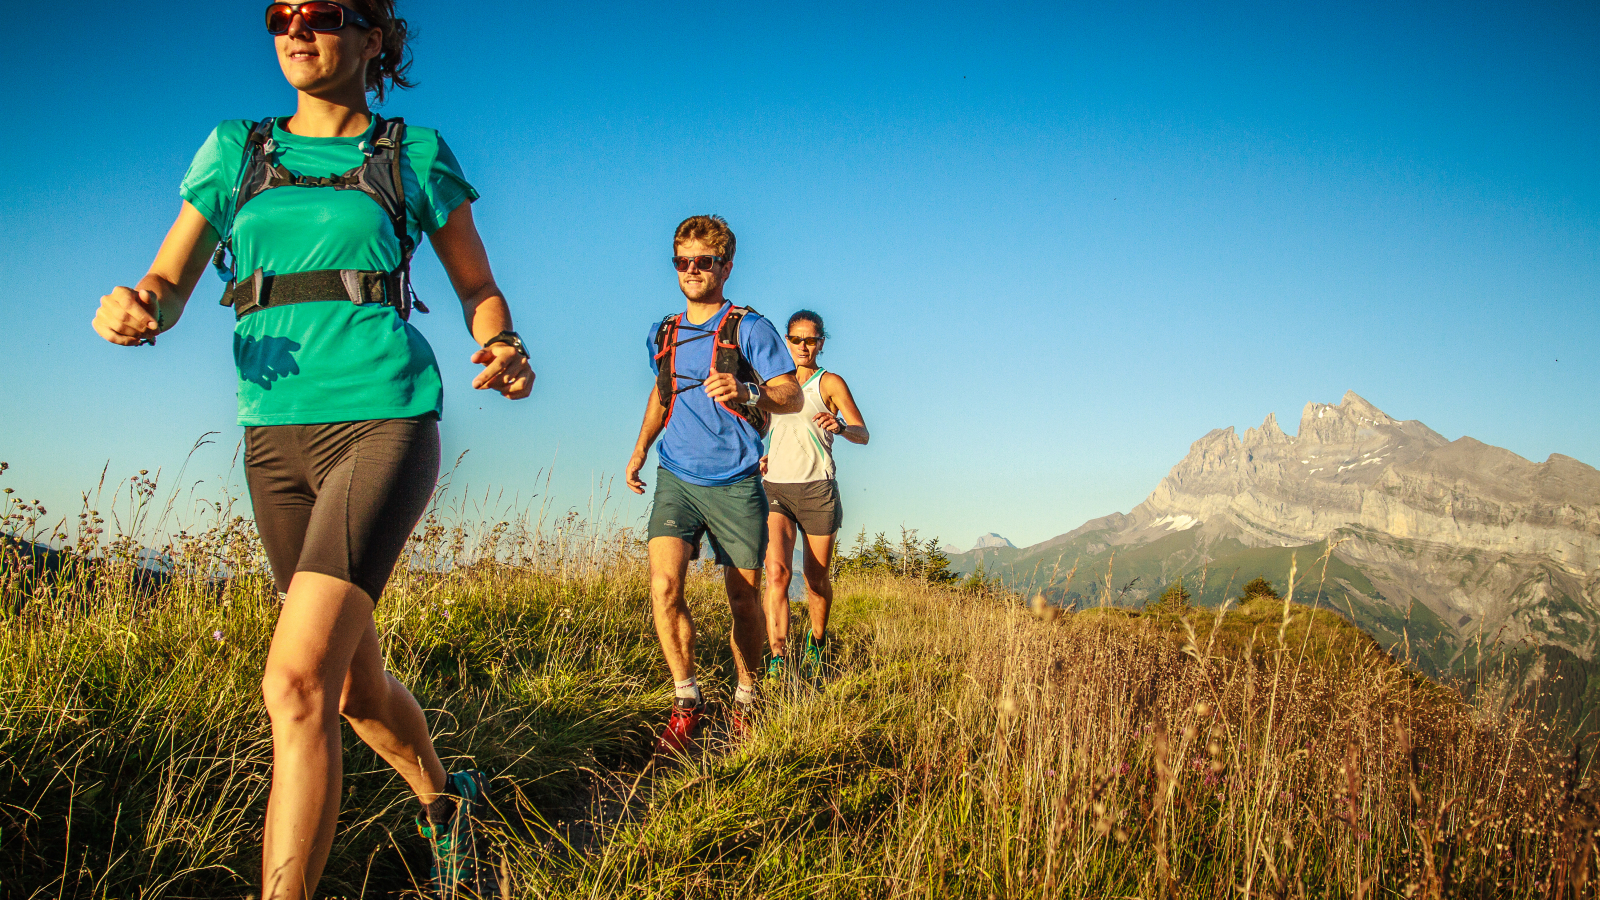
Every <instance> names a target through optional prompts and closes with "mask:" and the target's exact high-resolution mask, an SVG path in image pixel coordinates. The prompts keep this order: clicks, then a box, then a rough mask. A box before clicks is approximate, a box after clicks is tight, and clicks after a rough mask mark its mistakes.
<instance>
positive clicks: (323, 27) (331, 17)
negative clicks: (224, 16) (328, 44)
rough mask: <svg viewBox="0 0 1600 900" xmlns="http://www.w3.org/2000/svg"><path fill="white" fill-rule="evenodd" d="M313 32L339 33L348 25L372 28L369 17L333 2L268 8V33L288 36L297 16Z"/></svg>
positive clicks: (315, 2)
mask: <svg viewBox="0 0 1600 900" xmlns="http://www.w3.org/2000/svg"><path fill="white" fill-rule="evenodd" d="M296 13H298V14H299V16H300V20H301V21H302V22H305V23H306V27H307V28H309V29H311V30H312V31H338V30H339V29H341V28H343V27H345V26H346V25H354V26H356V27H357V28H371V27H372V23H371V22H369V21H367V17H366V16H363V15H362V14H361V13H358V12H356V11H355V10H353V9H351V8H350V7H348V6H345V5H344V4H343V3H334V2H332V0H311V2H310V3H274V4H272V5H271V6H268V7H267V33H268V34H273V35H278V34H288V33H289V26H290V25H291V24H293V23H294V17H295V14H296Z"/></svg>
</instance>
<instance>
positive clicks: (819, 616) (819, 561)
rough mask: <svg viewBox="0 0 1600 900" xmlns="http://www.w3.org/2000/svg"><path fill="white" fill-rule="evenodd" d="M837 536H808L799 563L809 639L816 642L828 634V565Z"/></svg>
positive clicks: (830, 586) (830, 601) (830, 596)
mask: <svg viewBox="0 0 1600 900" xmlns="http://www.w3.org/2000/svg"><path fill="white" fill-rule="evenodd" d="M837 539H838V535H837V534H808V535H806V548H805V550H804V555H803V557H802V563H803V565H804V567H805V574H806V611H807V612H809V613H810V618H811V636H812V637H813V638H816V639H818V640H821V639H822V636H823V634H825V633H826V632H827V630H828V612H829V610H830V609H831V608H832V607H833V579H831V578H830V577H828V564H829V562H830V561H832V559H833V542H834V541H835V540H837Z"/></svg>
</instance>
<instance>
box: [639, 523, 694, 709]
mask: <svg viewBox="0 0 1600 900" xmlns="http://www.w3.org/2000/svg"><path fill="white" fill-rule="evenodd" d="M649 547H650V607H651V610H652V611H653V612H654V613H655V620H656V637H658V638H660V640H661V653H662V655H664V656H666V658H667V668H668V669H671V670H672V680H673V681H679V682H681V681H688V680H689V679H690V678H693V677H694V619H693V618H691V617H690V615H689V604H688V602H687V601H686V600H684V598H683V580H684V577H685V576H686V575H687V574H688V572H689V557H690V555H691V554H693V553H694V548H693V547H691V546H690V545H689V542H688V541H685V540H683V539H682V538H675V537H655V538H651V539H650V545H649Z"/></svg>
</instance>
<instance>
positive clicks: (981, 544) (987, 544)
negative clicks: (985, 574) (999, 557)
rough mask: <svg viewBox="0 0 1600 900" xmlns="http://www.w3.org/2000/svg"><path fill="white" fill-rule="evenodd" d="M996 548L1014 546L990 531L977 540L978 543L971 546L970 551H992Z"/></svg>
mask: <svg viewBox="0 0 1600 900" xmlns="http://www.w3.org/2000/svg"><path fill="white" fill-rule="evenodd" d="M998 547H1012V548H1015V547H1016V544H1013V543H1011V542H1010V541H1008V540H1006V539H1005V538H1003V537H1001V536H1000V535H998V534H995V533H994V532H992V531H991V532H989V533H988V534H986V535H984V536H983V537H981V538H978V542H977V543H976V544H973V545H972V549H974V550H993V549H995V548H998Z"/></svg>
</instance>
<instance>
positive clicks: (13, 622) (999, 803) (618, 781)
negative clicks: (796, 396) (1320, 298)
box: [0, 520, 1600, 900]
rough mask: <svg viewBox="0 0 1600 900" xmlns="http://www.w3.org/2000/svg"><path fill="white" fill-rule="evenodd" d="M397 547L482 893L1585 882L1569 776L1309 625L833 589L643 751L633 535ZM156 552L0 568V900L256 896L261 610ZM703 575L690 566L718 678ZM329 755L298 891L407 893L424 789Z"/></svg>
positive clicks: (1587, 842) (657, 713) (739, 893)
mask: <svg viewBox="0 0 1600 900" xmlns="http://www.w3.org/2000/svg"><path fill="white" fill-rule="evenodd" d="M233 527H235V528H237V527H238V526H237V523H235V525H234V526H233ZM234 538H237V539H238V540H239V541H244V540H245V539H246V538H248V534H247V533H243V532H239V533H235V534H234ZM208 541H209V543H208ZM226 546H227V540H225V539H224V537H223V536H219V535H218V534H213V535H212V536H211V537H209V538H204V539H196V540H195V541H194V542H193V543H192V545H189V549H188V551H186V552H191V553H192V554H193V556H192V557H188V559H190V561H191V562H193V561H194V560H200V559H202V558H206V557H205V554H212V555H213V556H215V554H218V553H222V552H224V550H225V547H226ZM180 549H182V548H180ZM413 549H414V550H415V551H416V553H417V558H418V559H419V560H431V561H432V563H431V564H430V565H429V566H427V567H417V568H413V569H412V570H410V571H409V572H406V573H404V574H403V575H401V576H400V578H399V579H398V581H397V583H396V584H395V586H394V588H393V589H392V590H391V592H390V593H389V594H387V595H386V596H385V599H384V602H383V605H382V607H381V608H380V611H379V620H380V630H381V631H382V632H383V634H384V637H385V646H386V650H387V653H388V658H389V664H390V666H391V667H392V668H393V669H394V671H395V672H396V674H397V675H398V676H399V677H400V678H401V679H403V680H404V681H406V682H407V683H408V684H410V685H412V686H413V687H414V688H415V689H416V691H417V693H418V695H419V697H420V698H422V699H423V702H424V705H425V706H428V707H430V708H431V710H432V711H431V712H430V714H429V715H430V720H431V721H432V722H433V723H434V725H435V729H436V733H437V734H438V735H439V743H440V746H441V750H442V753H443V754H444V755H445V756H446V757H447V760H448V762H449V763H451V764H453V765H465V764H468V763H470V764H474V765H478V766H482V767H484V768H487V769H489V770H490V771H491V772H493V773H494V775H495V786H496V790H497V792H498V796H499V798H500V801H501V803H502V806H503V807H504V810H505V812H506V815H507V819H508V821H509V822H511V823H512V824H510V825H507V826H506V827H505V828H504V829H503V831H502V838H501V841H500V844H499V846H500V848H501V852H502V853H503V854H504V861H503V871H504V873H505V876H506V895H507V896H511V897H519V898H533V897H579V896H584V897H599V896H619V895H627V896H636V897H730V898H731V897H741V898H743V897H752V896H761V897H773V898H777V897H802V896H803V897H814V896H823V897H841V898H843V897H850V898H858V897H911V896H917V897H974V898H988V897H1041V898H1043V897H1057V896H1142V897H1154V896H1158V895H1164V896H1182V897H1224V896H1227V897H1233V896H1238V894H1239V892H1240V890H1243V891H1245V892H1246V894H1249V895H1254V894H1257V893H1264V894H1265V895H1269V896H1283V897H1290V896H1347V895H1348V896H1379V895H1382V896H1396V895H1406V894H1407V893H1408V892H1409V893H1410V894H1411V895H1416V896H1442V895H1443V894H1444V893H1445V892H1446V891H1447V890H1448V891H1449V892H1451V894H1452V895H1453V896H1482V897H1489V896H1496V897H1499V896H1527V897H1533V896H1550V895H1553V894H1555V893H1557V892H1560V891H1567V892H1568V894H1569V895H1570V894H1571V891H1570V886H1571V885H1572V884H1573V883H1575V881H1576V880H1577V879H1578V878H1579V877H1580V875H1581V873H1582V872H1587V871H1593V869H1592V866H1593V864H1594V862H1595V860H1594V847H1593V841H1592V836H1591V835H1592V832H1590V831H1587V830H1584V829H1587V828H1592V827H1593V826H1592V825H1589V824H1585V823H1591V822H1593V821H1596V820H1597V818H1596V817H1597V816H1600V810H1596V809H1595V807H1594V805H1593V803H1592V802H1591V800H1590V798H1591V796H1592V795H1591V794H1590V793H1589V790H1590V782H1589V781H1588V780H1587V767H1586V765H1585V766H1584V767H1582V768H1581V769H1573V768H1571V767H1570V766H1569V765H1568V763H1567V761H1566V759H1565V757H1562V758H1559V759H1558V758H1556V757H1555V756H1552V755H1551V753H1550V752H1549V751H1548V750H1547V749H1546V748H1545V747H1544V746H1543V744H1542V743H1541V738H1540V733H1539V731H1538V729H1537V728H1534V727H1533V726H1531V725H1529V724H1528V722H1527V720H1525V719H1523V718H1519V717H1516V716H1510V717H1504V716H1501V715H1499V714H1498V712H1492V711H1490V710H1488V709H1487V708H1475V707H1473V706H1471V705H1469V704H1467V703H1466V702H1465V701H1463V700H1462V699H1461V698H1460V697H1458V696H1457V695H1455V694H1454V693H1452V692H1450V691H1448V690H1445V689H1442V688H1439V687H1437V686H1435V685H1434V684H1432V683H1431V682H1429V681H1427V680H1426V679H1425V678H1422V677H1421V676H1418V675H1416V674H1414V673H1412V672H1410V671H1408V670H1406V669H1405V668H1404V667H1402V666H1399V665H1397V664H1396V663H1395V662H1394V661H1393V659H1391V658H1390V656H1389V655H1388V654H1386V653H1384V652H1382V650H1381V649H1379V648H1378V647H1377V646H1376V645H1375V643H1374V642H1373V641H1372V639H1371V638H1369V637H1367V636H1366V635H1364V634H1362V633H1361V632H1359V631H1357V630H1355V629H1353V628H1350V627H1349V626H1348V625H1347V624H1346V623H1344V622H1343V621H1342V620H1341V619H1340V618H1339V617H1337V616H1334V615H1332V614H1330V613H1328V612H1326V611H1322V612H1314V611H1312V610H1310V609H1307V608H1304V607H1299V606H1294V607H1285V606H1284V605H1282V604H1270V603H1260V602H1257V603H1252V604H1250V605H1248V606H1247V607H1245V608H1243V609H1239V610H1230V611H1228V612H1227V613H1226V614H1225V615H1223V616H1221V617H1220V618H1219V617H1218V616H1217V615H1216V614H1215V613H1214V612H1213V611H1207V610H1189V611H1187V612H1182V613H1181V614H1180V612H1179V611H1174V610H1169V609H1162V610H1152V611H1151V612H1150V613H1148V614H1144V615H1139V614H1135V613H1132V612H1129V611H1126V610H1115V609H1111V610H1098V609H1097V610H1090V611H1085V612H1083V613H1079V614H1073V615H1059V614H1058V613H1057V612H1056V611H1055V610H1046V611H1044V614H1043V615H1042V616H1035V615H1033V614H1031V613H1029V612H1027V611H1026V610H1024V609H1022V608H1021V607H1019V606H1018V605H1017V604H1016V603H1015V602H1014V601H1013V600H1012V599H1010V598H1008V597H1007V596H990V595H976V596H974V595H970V594H959V593H954V592H949V591H945V590H941V589H935V588H931V587H929V586H927V585H925V584H922V583H920V582H915V581H903V580H891V579H875V580H857V581H851V582H847V583H844V584H841V586H840V603H839V616H838V625H837V631H838V635H837V636H838V639H839V648H840V672H839V674H838V675H837V677H836V678H835V679H834V680H833V681H832V683H831V684H829V685H828V686H827V689H826V690H825V691H823V692H821V693H816V692H813V691H809V690H798V691H794V692H784V693H783V695H782V696H774V697H772V698H771V699H770V701H769V702H768V703H767V705H766V708H765V716H764V721H763V722H762V724H761V725H760V727H759V728H758V729H757V731H756V733H755V734H754V736H753V737H751V738H750V739H748V740H746V741H743V742H740V743H737V744H730V743H727V742H726V741H725V740H723V739H722V738H720V737H716V735H723V736H725V732H723V731H721V730H720V729H714V731H713V738H712V740H711V741H710V744H711V746H710V748H709V749H708V750H707V751H706V752H704V753H702V754H701V755H699V756H697V757H696V758H694V759H692V760H690V761H688V762H686V763H685V764H682V765H679V766H675V767H655V768H652V767H650V766H649V765H648V757H647V753H648V748H649V745H650V740H651V737H652V733H653V731H654V729H655V728H656V727H658V725H659V724H660V721H661V719H662V718H663V713H664V711H665V707H666V704H667V697H668V694H669V691H668V690H667V674H666V671H665V668H664V666H663V664H662V663H661V661H660V659H659V654H658V652H657V650H656V648H655V643H654V636H653V633H652V631H651V628H650V624H649V620H648V612H647V609H648V604H647V603H646V600H645V597H646V581H645V578H644V570H643V567H642V556H641V552H640V550H641V548H640V547H639V545H638V544H637V543H636V542H632V541H630V540H629V539H628V538H627V537H626V536H625V535H623V536H612V537H607V536H605V535H597V534H595V533H593V532H591V531H588V530H586V529H585V528H584V527H583V526H582V524H581V523H576V522H574V521H572V520H566V521H565V522H564V523H563V524H562V525H560V526H558V527H557V528H555V529H554V530H553V531H551V532H550V533H548V534H547V535H546V536H545V537H543V538H540V537H538V536H536V535H527V534H520V535H518V534H516V533H515V530H514V529H500V530H498V531H496V530H494V529H490V530H489V531H488V532H487V533H486V534H485V535H483V536H482V537H481V538H480V539H478V540H477V542H476V543H475V542H474V540H473V539H472V538H470V536H468V535H467V534H466V533H465V532H464V531H463V530H461V529H455V530H452V529H449V528H446V527H444V526H443V525H441V524H439V523H438V522H437V521H435V522H432V523H429V525H428V526H427V527H425V528H424V529H423V530H422V531H421V532H420V534H419V539H418V542H417V544H416V545H415V546H414V548H413ZM172 558H173V559H174V562H175V565H174V571H175V572H176V573H177V574H176V575H175V576H174V577H173V578H172V579H170V580H169V581H167V582H165V583H163V584H162V585H159V586H156V587H153V588H152V587H150V586H148V585H140V584H136V583H134V582H133V581H132V580H131V579H130V578H129V572H130V570H129V569H128V568H127V567H126V566H125V565H120V567H119V563H118V562H117V558H116V557H115V556H108V557H107V558H105V559H102V560H101V561H99V562H96V563H95V564H93V565H91V566H87V567H79V568H73V567H70V566H69V567H65V568H64V569H63V570H62V571H63V572H64V573H65V574H64V575H62V576H61V580H57V581H51V580H49V579H46V580H45V582H44V583H43V584H42V585H35V586H34V587H33V588H31V589H30V590H29V591H28V596H26V597H24V596H22V588H21V587H19V585H20V584H21V581H20V580H19V579H17V578H14V577H11V576H13V575H15V574H16V572H17V569H16V568H15V567H16V561H15V560H13V562H12V564H11V566H12V568H11V569H10V570H8V571H7V573H5V574H3V577H0V585H4V588H3V589H4V590H5V591H6V594H5V596H4V597H3V598H0V599H3V600H4V601H5V602H3V603H0V609H6V610H10V611H11V612H9V613H8V614H7V615H6V616H5V617H4V618H0V884H3V885H4V886H5V894H6V896H7V897H8V898H33V897H40V898H43V897H82V898H100V897H143V898H152V900H153V898H180V897H223V896H243V895H244V894H245V893H246V892H247V891H249V890H251V886H252V882H253V879H254V877H255V868H256V866H257V863H258V858H259V857H258V853H259V846H258V842H259V825H260V820H261V812H262V806H263V803H264V800H265V790H266V776H267V772H268V768H267V759H268V752H269V748H268V745H267V727H266V718H265V715H264V713H263V711H262V709H261V705H260V701H259V699H258V695H257V691H256V685H257V682H258V679H259V675H260V671H261V664H262V656H263V653H264V650H265V646H266V641H267V637H268V635H269V633H270V629H271V627H272V623H273V619H274V615H275V612H276V609H275V605H274V604H273V602H272V601H271V600H270V598H269V596H268V593H267V591H266V587H265V584H264V582H263V581H262V579H260V578H259V576H254V577H239V578H236V579H233V580H231V581H223V582H218V581H212V580H207V579H205V578H201V577H198V575H195V576H193V577H190V576H185V575H184V574H183V573H184V572H194V573H204V572H210V571H215V569H213V568H208V567H207V566H205V565H202V564H200V563H198V562H195V563H194V564H193V565H186V564H183V563H184V560H185V559H186V557H183V556H182V555H181V554H180V555H177V556H174V557H172ZM443 559H453V560H457V561H459V562H463V563H465V564H463V565H459V566H456V567H454V568H447V567H444V566H442V565H439V562H440V560H443ZM474 559H476V560H478V561H477V562H472V560H474ZM718 580H719V579H716V578H715V577H714V576H713V574H712V573H710V572H708V571H699V572H697V573H696V574H695V577H694V579H693V581H692V587H691V596H692V603H693V606H694V611H695V615H696V618H697V621H699V622H700V623H701V626H702V628H704V629H705V633H706V634H707V635H708V636H709V638H708V640H706V641H704V642H703V643H702V647H701V649H700V653H701V657H702V659H701V661H702V664H703V666H704V667H705V669H706V671H708V672H709V673H711V678H712V680H713V681H716V680H718V679H721V678H723V677H725V673H726V672H727V671H728V669H729V666H728V659H727V650H726V647H725V644H724V642H723V641H722V640H721V635H724V634H725V633H726V626H727V621H726V617H727V613H726V604H725V603H724V602H723V601H722V600H721V599H720V597H719V595H718V590H719V588H718ZM1298 595H1299V591H1297V596H1298ZM346 749H347V772H348V773H349V775H348V776H347V785H348V793H347V796H346V798H345V809H344V813H343V815H342V817H341V828H340V834H339V837H338V840H337V843H336V845H335V850H334V858H333V859H332V861H331V862H330V864H329V866H328V877H327V878H326V879H325V881H324V885H323V891H324V894H325V895H327V896H367V897H380V896H401V895H406V894H407V893H408V892H409V891H410V890H411V889H412V887H413V885H414V879H413V877H412V874H411V873H413V872H416V871H418V869H419V866H422V865H423V864H424V863H423V856H424V853H425V851H424V850H423V847H422V846H421V844H420V841H419V839H418V838H416V837H415V831H414V829H413V826H412V825H411V821H410V819H411V816H412V814H413V812H414V809H413V808H412V807H413V804H412V802H411V801H409V800H407V798H405V797H404V796H403V794H402V786H401V785H400V783H399V782H398V780H397V779H396V778H394V777H393V776H391V775H390V774H388V773H387V771H385V770H384V769H383V768H382V766H381V765H380V764H379V763H378V761H377V760H376V758H375V757H374V756H373V755H372V754H371V753H370V752H368V751H367V750H366V749H365V748H363V747H361V746H360V745H359V744H358V743H356V742H355V741H353V740H350V741H348V742H347V748H346ZM1586 817H1587V818H1586ZM1579 861H1581V865H1580V862H1579ZM1585 865H1586V866H1590V867H1591V868H1588V869H1584V868H1582V867H1581V866H1585Z"/></svg>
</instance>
